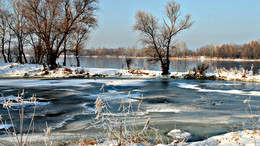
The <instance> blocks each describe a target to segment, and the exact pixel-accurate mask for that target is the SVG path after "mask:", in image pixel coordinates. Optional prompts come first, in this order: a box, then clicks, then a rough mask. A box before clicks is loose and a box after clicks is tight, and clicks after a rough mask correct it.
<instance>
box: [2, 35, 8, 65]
mask: <svg viewBox="0 0 260 146" xmlns="http://www.w3.org/2000/svg"><path fill="white" fill-rule="evenodd" d="M2 55H3V57H4V60H5V63H7V59H6V56H5V39H4V38H2Z"/></svg>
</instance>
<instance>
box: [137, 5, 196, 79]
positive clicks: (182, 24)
mask: <svg viewBox="0 0 260 146" xmlns="http://www.w3.org/2000/svg"><path fill="white" fill-rule="evenodd" d="M190 18H191V17H190V15H186V16H185V18H182V17H181V11H180V4H178V3H176V2H175V1H170V2H168V3H167V5H166V6H165V18H163V22H164V23H163V24H162V25H159V24H158V19H157V18H156V17H154V16H153V15H152V14H150V13H147V12H145V11H138V12H137V13H136V16H135V19H136V22H135V25H134V29H135V30H138V31H139V32H140V34H141V38H140V40H141V42H142V43H143V44H144V45H146V46H147V47H148V48H149V50H150V51H151V54H150V55H152V57H153V58H154V59H155V60H158V61H160V62H161V68H162V75H168V74H169V67H170V60H169V56H170V53H169V52H170V49H171V48H174V38H173V37H175V36H176V35H177V34H179V33H180V32H181V31H183V30H185V29H189V28H190V27H191V26H192V24H193V22H191V20H190Z"/></svg>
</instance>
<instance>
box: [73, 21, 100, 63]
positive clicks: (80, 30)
mask: <svg viewBox="0 0 260 146" xmlns="http://www.w3.org/2000/svg"><path fill="white" fill-rule="evenodd" d="M95 23H96V22H94V21H93V26H94V25H95ZM93 26H92V25H90V23H89V25H82V24H79V25H78V26H77V29H76V30H75V31H74V32H73V33H72V34H71V35H70V36H71V37H70V38H71V39H70V41H69V42H70V43H69V44H70V46H69V47H70V48H71V49H70V52H71V53H72V54H73V55H75V57H76V60H77V67H79V66H80V60H79V55H80V51H81V50H82V49H83V48H84V43H85V41H86V40H87V37H88V36H87V35H88V33H89V32H90V30H91V29H92V27H93Z"/></svg>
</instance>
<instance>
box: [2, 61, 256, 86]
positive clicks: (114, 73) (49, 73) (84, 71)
mask: <svg viewBox="0 0 260 146" xmlns="http://www.w3.org/2000/svg"><path fill="white" fill-rule="evenodd" d="M91 77H94V78H95V77H111V78H186V79H211V80H231V81H249V82H260V75H259V74H258V75H253V73H252V71H246V70H243V69H240V70H237V69H231V70H226V69H217V70H216V71H215V72H214V73H206V74H205V76H202V75H200V74H196V73H194V72H193V71H189V72H172V73H171V74H170V75H168V76H162V75H161V71H151V70H130V71H129V70H125V69H113V68H86V67H62V68H57V69H55V70H48V69H44V67H43V66H42V65H35V64H23V65H21V64H18V63H0V78H91Z"/></svg>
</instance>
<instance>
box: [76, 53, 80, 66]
mask: <svg viewBox="0 0 260 146" xmlns="http://www.w3.org/2000/svg"><path fill="white" fill-rule="evenodd" d="M76 59H77V67H80V61H79V56H78V55H77V56H76Z"/></svg>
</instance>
